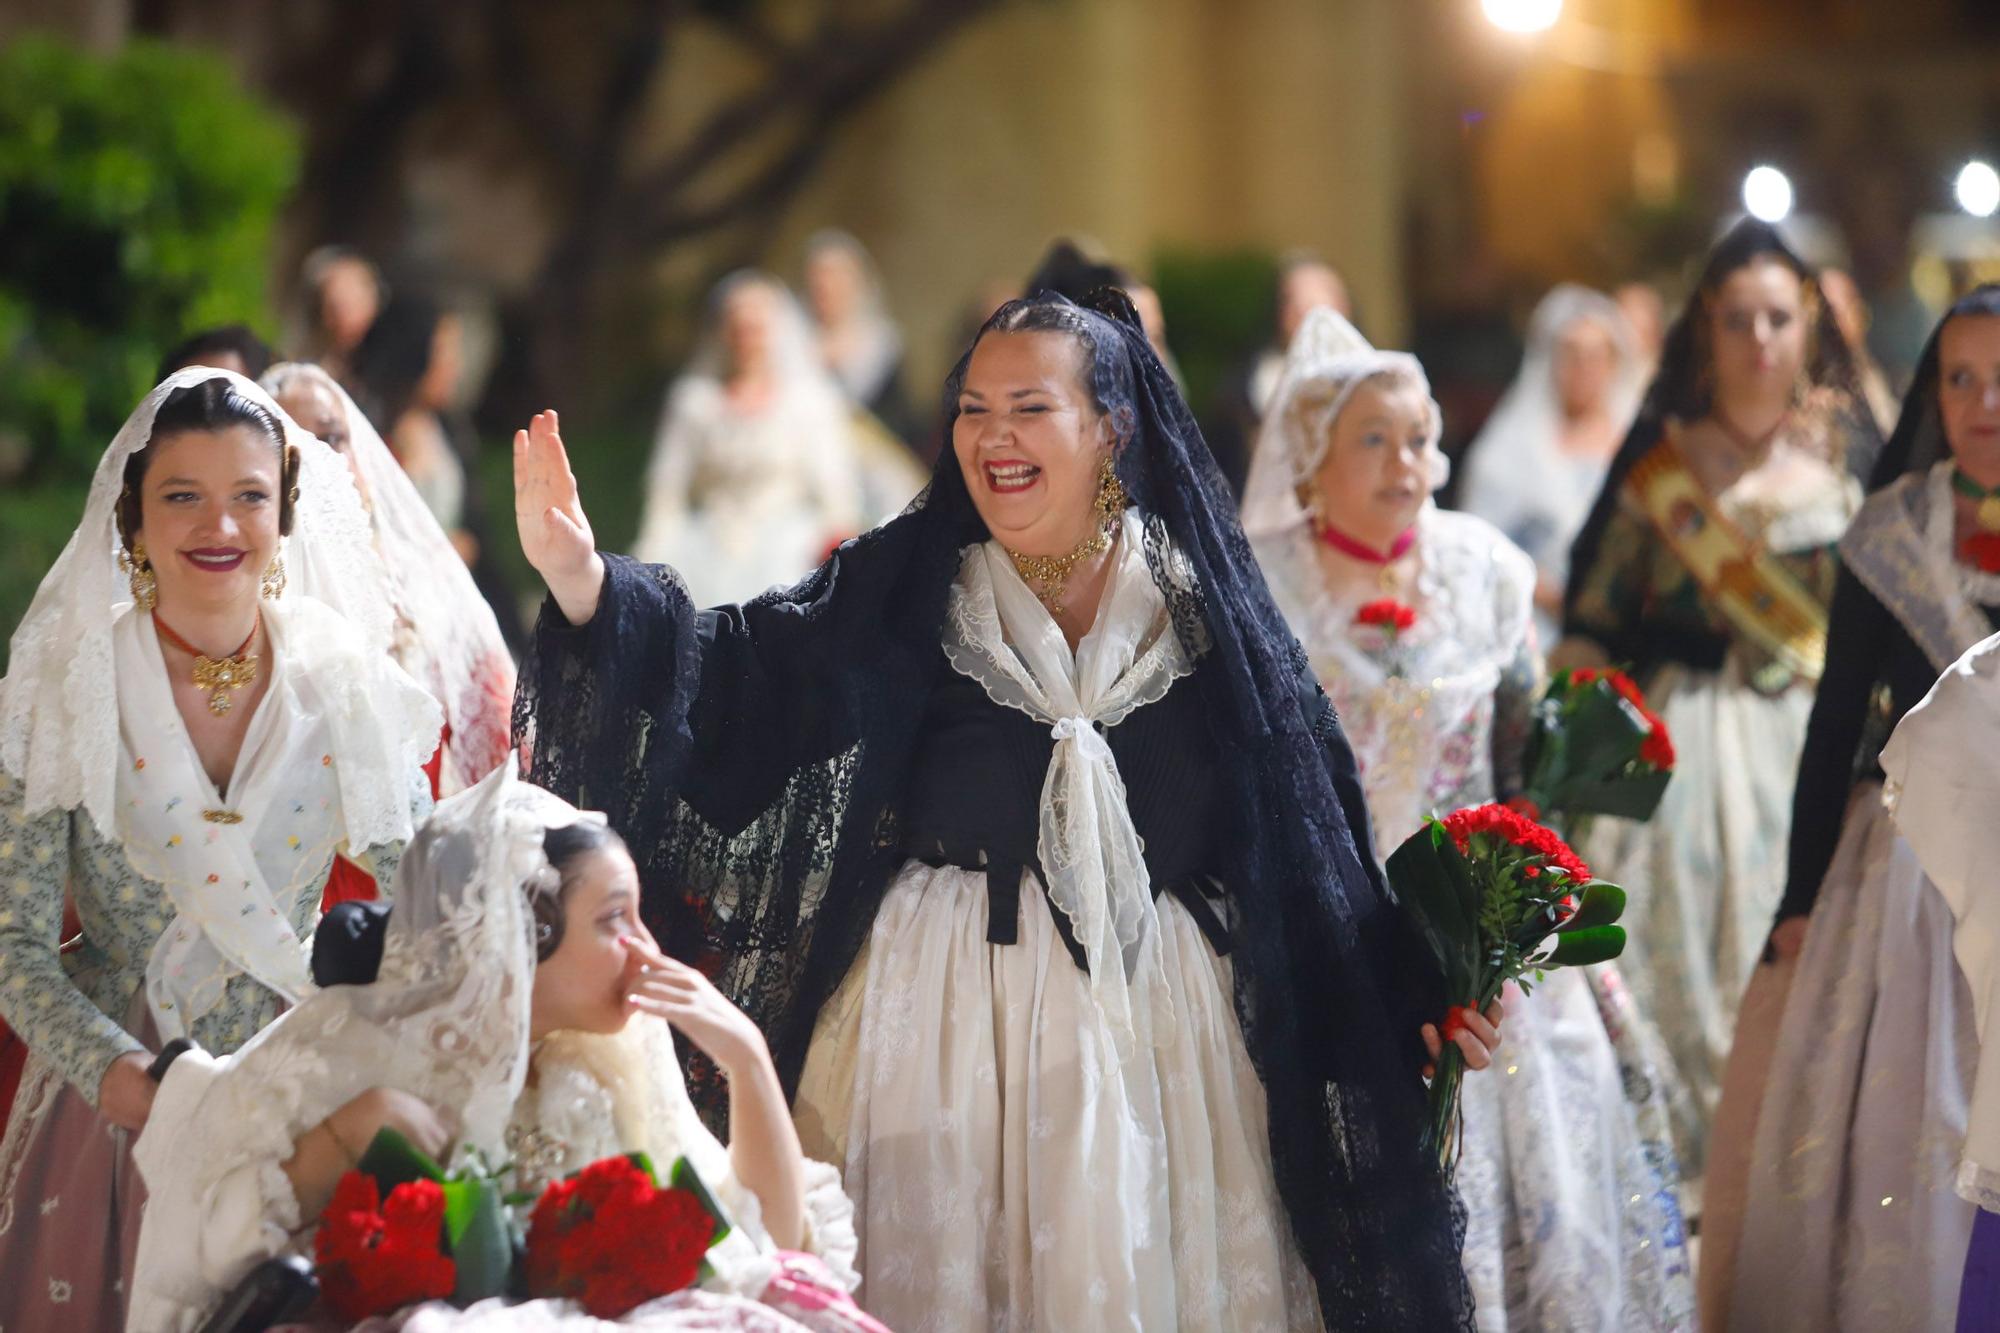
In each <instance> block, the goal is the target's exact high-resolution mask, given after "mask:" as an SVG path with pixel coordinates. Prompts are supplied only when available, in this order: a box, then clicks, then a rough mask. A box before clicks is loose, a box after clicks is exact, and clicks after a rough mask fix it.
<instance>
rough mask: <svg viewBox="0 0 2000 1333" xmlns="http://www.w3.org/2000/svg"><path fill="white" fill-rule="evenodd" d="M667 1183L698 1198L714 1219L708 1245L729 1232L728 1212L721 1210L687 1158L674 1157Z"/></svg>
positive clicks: (718, 1203) (720, 1206)
mask: <svg viewBox="0 0 2000 1333" xmlns="http://www.w3.org/2000/svg"><path fill="white" fill-rule="evenodd" d="M667 1183H668V1184H669V1185H671V1186H673V1187H674V1188H675V1189H677V1190H686V1191H687V1192H688V1193H690V1194H692V1195H694V1197H695V1198H697V1199H700V1200H701V1206H702V1207H703V1208H706V1209H707V1210H708V1215H709V1216H710V1217H712V1218H714V1219H715V1231H714V1234H712V1235H711V1236H709V1238H708V1243H709V1244H710V1245H714V1244H716V1243H717V1242H718V1241H720V1240H721V1239H722V1238H723V1237H724V1236H727V1235H728V1234H729V1227H730V1221H729V1214H728V1213H726V1212H724V1211H723V1210H722V1204H721V1203H720V1202H719V1201H718V1200H717V1199H716V1197H715V1195H713V1194H711V1193H710V1192H709V1189H708V1186H707V1185H706V1184H705V1183H703V1181H702V1178H701V1175H700V1173H699V1172H697V1171H696V1170H695V1169H694V1165H693V1163H691V1162H689V1161H688V1159H687V1158H685V1157H677V1158H675V1159H674V1169H673V1170H672V1171H670V1172H669V1173H668V1174H667Z"/></svg>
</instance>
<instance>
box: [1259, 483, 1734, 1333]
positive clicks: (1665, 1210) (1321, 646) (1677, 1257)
mask: <svg viewBox="0 0 2000 1333" xmlns="http://www.w3.org/2000/svg"><path fill="white" fill-rule="evenodd" d="M1316 547H1317V542H1316V540H1315V538H1314V537H1313V535H1312V533H1311V531H1310V530H1309V529H1308V528H1306V527H1304V526H1303V525H1301V526H1300V527H1299V528H1298V529H1296V530H1295V531H1292V532H1290V533H1287V534H1284V535H1283V536H1280V537H1278V538H1275V539H1272V540H1270V541H1268V542H1263V543H1260V544H1259V548H1258V555H1259V558H1260V559H1261V560H1262V561H1263V564H1264V568H1265V572H1266V575H1267V577H1269V579H1270V581H1271V587H1272V592H1273V594H1274V595H1275V596H1276V598H1277V600H1278V605H1279V607H1280V609H1281V610H1283V611H1284V612H1285V614H1286V616H1287V618H1288V619H1289V620H1290V621H1291V623H1292V626H1293V628H1294V629H1295V630H1296V631H1297V632H1298V634H1299V638H1300V641H1301V643H1302V644H1303V646H1304V647H1305V650H1306V654H1307V656H1308V657H1309V658H1310V659H1311V661H1312V664H1313V667H1314V670H1315V671H1316V673H1317V674H1318V675H1319V677H1320V681H1321V684H1322V685H1324V686H1325V688H1326V691H1327V694H1328V695H1329V696H1331V698H1332V699H1333V701H1334V707H1335V710H1336V711H1337V712H1338V713H1339V715H1340V719H1341V724H1342V725H1343V726H1344V727H1345V728H1346V730H1347V734H1348V736H1349V737H1350V738H1351V739H1352V741H1353V743H1354V749H1355V755H1356V758H1357V759H1358V761H1359V763H1360V766H1361V780H1362V785H1363V787H1364V789H1365V790H1366V792H1367V796H1368V808H1369V814H1370V816H1371V817H1372V818H1373V819H1374V821H1375V831H1376V835H1377V836H1376V845H1377V847H1378V849H1379V850H1381V851H1384V852H1386V851H1388V850H1390V849H1393V848H1394V847H1396V846H1397V845H1398V844H1399V843H1400V842H1401V841H1402V840H1403V839H1404V838H1406V837H1408V836H1409V835H1410V834H1411V833H1413V832H1415V831H1416V830H1417V828H1418V827H1419V826H1420V825H1421V824H1422V822H1423V820H1424V819H1425V818H1426V817H1428V816H1429V815H1431V814H1433V813H1436V814H1446V813H1449V812H1450V811H1452V810H1455V809H1459V808H1462V807H1464V806H1468V805H1477V804H1481V803H1484V802H1488V801H1492V800H1495V799H1497V798H1498V797H1499V796H1501V795H1504V794H1505V793H1507V792H1509V791H1512V790H1516V789H1518V787H1519V786H1520V784H1521V780H1522V773H1521V763H1522V757H1523V752H1524V750H1525V746H1526V739H1527V732H1528V723H1529V717H1530V713H1531V710H1532V707H1533V703H1534V698H1535V691H1536V688H1537V685H1538V683H1539V677H1540V662H1539V660H1538V658H1537V654H1536V651H1535V643H1534V634H1533V621H1532V598H1533V591H1534V585H1535V574H1534V568H1533V566H1532V564H1531V563H1530V562H1529V560H1528V558H1527V556H1526V555H1524V554H1523V553H1522V552H1521V551H1520V550H1519V549H1518V548H1516V547H1515V546H1514V545H1513V544H1512V543H1510V542H1508V541H1507V539H1506V538H1504V537H1502V536H1501V535H1500V533H1499V531H1498V530H1497V529H1495V528H1494V527H1492V525H1490V524H1488V523H1486V522H1485V521H1484V520H1482V519H1478V518H1474V517H1472V516H1471V515H1468V514H1457V513H1451V512H1448V511H1444V510H1439V509H1435V508H1431V509H1426V510H1425V511H1424V513H1423V514H1422V516H1421V517H1420V518H1419V520H1418V537H1417V543H1416V547H1415V549H1416V551H1417V554H1418V559H1419V561H1420V564H1419V567H1418V572H1417V575H1416V578H1415V581H1414V586H1413V587H1411V588H1410V589H1408V590H1407V591H1403V592H1402V594H1401V596H1400V597H1395V596H1394V590H1389V589H1385V590H1384V591H1386V592H1390V593H1391V596H1392V597H1394V600H1395V601H1396V603H1397V605H1398V608H1399V609H1401V610H1403V611H1405V612H1406V613H1407V614H1405V615H1403V616H1402V617H1401V619H1402V620H1403V621H1404V622H1406V623H1405V627H1403V628H1395V623H1396V622H1395V620H1394V619H1392V618H1391V617H1390V616H1388V615H1386V614H1384V612H1383V609H1381V608H1379V607H1378V606H1375V605H1371V604H1369V603H1367V602H1364V601H1362V600H1361V599H1358V598H1341V597H1337V596H1334V595H1332V594H1331V593H1330V592H1329V591H1328V589H1327V586H1326V582H1325V579H1324V577H1323V575H1322V574H1321V571H1320V566H1319V556H1318V552H1317V550H1316ZM1374 622H1387V623H1374ZM1505 1002H1506V1006H1507V1020H1506V1045H1505V1046H1504V1047H1503V1048H1502V1050H1501V1052H1500V1062H1499V1064H1498V1065H1497V1066H1496V1067H1495V1068H1494V1069H1492V1070H1491V1071H1489V1072H1487V1073H1485V1074H1479V1075H1474V1076H1472V1077H1469V1078H1467V1079H1466V1081H1465V1085H1464V1106H1465V1122H1466V1123H1465V1145H1464V1153H1463V1156H1462V1157H1461V1159H1460V1164H1459V1168H1458V1188H1459V1192H1460V1195H1461V1196H1462V1197H1463V1199H1464V1201H1465V1206H1466V1211H1467V1214H1468V1216H1467V1228H1466V1240H1465V1266H1466V1275H1467V1277H1468V1279H1469V1280H1470V1282H1471V1284H1472V1289H1473V1295H1474V1297H1475V1299H1476V1300H1477V1302H1478V1310H1477V1319H1478V1325H1479V1327H1480V1329H1482V1330H1486V1331H1487V1333H1504V1331H1506V1330H1523V1329H1534V1330H1576V1331H1577V1333H1583V1331H1584V1330H1598V1329H1607V1328H1619V1329H1683V1328H1692V1327H1693V1326H1694V1325H1693V1311H1694V1290H1693V1272H1692V1266H1691V1263H1690V1259H1689V1255H1688V1252H1687V1245H1686V1239H1685V1236H1684V1233H1683V1229H1682V1225H1681V1215H1680V1205H1679V1200H1678V1197H1677V1194H1676V1190H1675V1185H1676V1179H1677V1174H1678V1173H1677V1171H1676V1169H1675V1167H1674V1162H1673V1149H1672V1146H1671V1143H1670V1142H1669V1132H1668V1127H1667V1126H1668V1117H1667V1113H1666V1109H1665V1107H1664V1105H1663V1104H1662V1102H1661V1100H1660V1096H1659V1092H1658V1087H1659V1084H1658V1081H1657V1079H1656V1078H1655V1077H1654V1074H1653V1072H1652V1071H1653V1069H1654V1068H1655V1065H1656V1064H1657V1062H1658V1061H1659V1060H1660V1059H1661V1055H1660V1054H1659V1052H1658V1045H1659V1042H1658V1038H1657V1036H1655V1035H1654V1034H1653V1033H1652V1031H1651V1029H1650V1027H1649V1026H1648V1025H1647V1024H1646V1023H1645V1022H1644V1021H1643V1020H1641V1019H1640V1018H1639V1017H1638V1015H1637V1013H1636V1012H1635V1010H1634V1009H1633V1007H1632V1004H1631V1001H1630V998H1629V996H1628V995H1627V993H1626V991H1625V989H1624V986H1623V984H1622V982H1621V981H1620V979H1619V976H1618V974H1617V972H1616V970H1615V969H1613V968H1610V967H1603V968H1593V969H1589V970H1587V971H1586V970H1579V969H1564V970H1562V971H1558V972H1556V973H1553V974H1551V975H1550V977H1549V978H1548V980H1547V981H1545V982H1543V983H1542V984H1540V985H1538V986H1536V987H1535V989H1534V993H1533V994H1532V995H1529V996H1523V995H1521V994H1519V993H1518V992H1517V991H1514V990H1512V989H1511V988H1510V990H1509V992H1508V994H1507V997H1506V1001H1505ZM1555 1126H1560V1127H1561V1130H1560V1132H1556V1131H1555V1129H1554V1128H1553V1127H1555Z"/></svg>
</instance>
